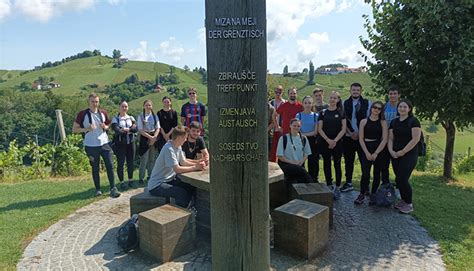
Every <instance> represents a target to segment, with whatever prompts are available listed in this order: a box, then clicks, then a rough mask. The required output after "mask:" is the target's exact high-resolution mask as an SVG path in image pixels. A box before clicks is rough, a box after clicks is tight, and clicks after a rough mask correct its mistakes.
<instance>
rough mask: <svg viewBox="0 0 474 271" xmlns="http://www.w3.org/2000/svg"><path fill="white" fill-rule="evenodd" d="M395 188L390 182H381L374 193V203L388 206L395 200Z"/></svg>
mask: <svg viewBox="0 0 474 271" xmlns="http://www.w3.org/2000/svg"><path fill="white" fill-rule="evenodd" d="M395 199H396V196H395V188H394V187H393V185H392V184H391V183H384V184H382V185H381V186H380V187H379V189H378V190H377V192H376V193H375V204H376V205H377V206H381V207H389V206H391V205H392V204H393V203H394V202H395Z"/></svg>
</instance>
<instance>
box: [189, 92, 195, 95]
mask: <svg viewBox="0 0 474 271" xmlns="http://www.w3.org/2000/svg"><path fill="white" fill-rule="evenodd" d="M188 95H196V92H189V93H188Z"/></svg>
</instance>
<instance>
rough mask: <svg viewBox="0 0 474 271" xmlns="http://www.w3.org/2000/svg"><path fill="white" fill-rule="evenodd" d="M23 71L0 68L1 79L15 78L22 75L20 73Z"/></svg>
mask: <svg viewBox="0 0 474 271" xmlns="http://www.w3.org/2000/svg"><path fill="white" fill-rule="evenodd" d="M21 72H22V71H19V70H12V71H9V70H0V79H1V80H7V81H8V80H13V79H15V78H17V77H18V76H20V73H21Z"/></svg>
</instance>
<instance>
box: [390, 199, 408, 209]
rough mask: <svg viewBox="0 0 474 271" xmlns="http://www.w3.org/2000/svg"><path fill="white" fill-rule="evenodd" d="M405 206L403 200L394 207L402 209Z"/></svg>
mask: <svg viewBox="0 0 474 271" xmlns="http://www.w3.org/2000/svg"><path fill="white" fill-rule="evenodd" d="M405 205H406V203H405V202H404V201H403V200H400V201H399V202H397V203H396V204H395V205H394V206H393V207H394V208H395V209H400V208H402V207H403V206H405Z"/></svg>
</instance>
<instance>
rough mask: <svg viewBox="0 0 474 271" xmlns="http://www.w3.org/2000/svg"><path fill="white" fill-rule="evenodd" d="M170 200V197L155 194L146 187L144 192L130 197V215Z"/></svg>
mask: <svg viewBox="0 0 474 271" xmlns="http://www.w3.org/2000/svg"><path fill="white" fill-rule="evenodd" d="M169 202H170V200H169V198H165V197H156V196H153V195H152V194H150V192H148V189H147V188H145V189H144V190H143V192H142V193H139V194H136V195H133V196H131V197H130V216H132V215H133V214H139V213H141V212H145V211H148V210H150V209H153V208H156V207H159V206H162V205H165V204H166V203H169Z"/></svg>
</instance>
